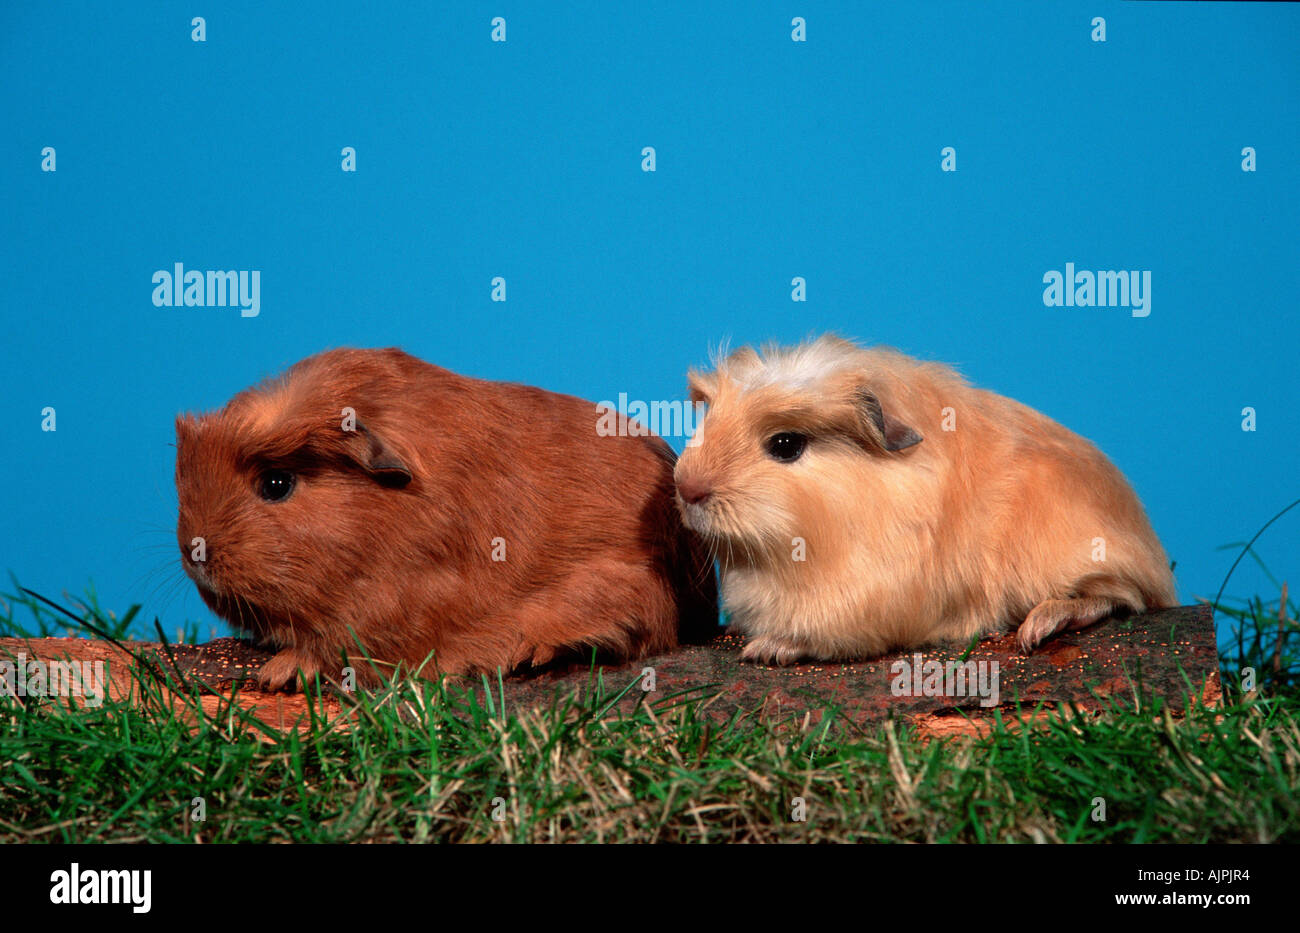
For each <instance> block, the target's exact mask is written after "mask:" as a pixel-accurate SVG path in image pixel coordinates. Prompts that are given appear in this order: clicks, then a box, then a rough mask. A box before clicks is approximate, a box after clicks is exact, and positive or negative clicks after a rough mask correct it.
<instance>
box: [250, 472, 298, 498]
mask: <svg viewBox="0 0 1300 933" xmlns="http://www.w3.org/2000/svg"><path fill="white" fill-rule="evenodd" d="M257 489H258V492H259V493H260V494H261V496H262V498H263V499H265V500H266V501H267V502H279V501H280V500H281V499H284V498H287V497H288V495H289V493H291V492H293V474H292V473H289V472H288V471H286V470H267V471H266V472H265V473H263V474H262V481H261V483H259V484H258V487H257Z"/></svg>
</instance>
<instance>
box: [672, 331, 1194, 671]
mask: <svg viewBox="0 0 1300 933" xmlns="http://www.w3.org/2000/svg"><path fill="white" fill-rule="evenodd" d="M689 384H690V395H691V399H692V401H694V402H697V403H699V402H703V403H705V404H706V405H707V406H708V407H707V413H706V414H705V416H704V418H703V420H702V421H701V422H700V424H699V427H698V430H697V432H696V434H695V436H694V437H693V438H692V439H691V440H690V442H688V443H687V445H686V449H685V451H683V453H682V456H681V458H680V459H679V460H678V462H677V468H676V480H677V495H678V504H679V506H680V508H681V510H682V514H683V516H684V518H685V521H686V524H687V526H688V527H690V528H692V529H693V530H695V531H696V532H698V533H699V534H700V535H701V536H702V537H703V539H704V540H705V541H706V542H707V543H708V544H709V545H710V547H711V548H712V549H713V551H714V553H716V555H717V557H718V560H719V565H720V568H721V583H722V591H723V603H724V606H725V607H726V609H727V610H728V612H729V613H730V616H731V621H732V623H733V625H735V626H736V627H737V628H739V629H741V630H742V631H745V632H747V633H748V634H749V635H750V636H752V637H751V639H750V641H749V643H748V644H747V645H746V647H745V650H744V655H743V656H744V657H745V658H747V659H751V660H756V661H775V662H778V663H783V664H785V663H791V662H793V661H796V660H798V659H800V658H818V659H828V660H829V659H837V658H839V659H847V658H855V657H870V656H873V655H878V654H881V653H883V652H885V651H887V650H890V649H899V648H910V647H916V646H921V645H924V644H927V643H931V642H937V641H948V640H962V641H965V640H968V639H970V638H971V637H973V636H975V635H979V634H982V633H986V632H993V631H998V630H1005V629H1006V628H1009V627H1017V626H1018V633H1017V637H1018V643H1019V645H1020V647H1021V649H1022V650H1023V651H1026V652H1028V651H1030V650H1032V649H1033V648H1034V647H1035V646H1036V645H1038V644H1040V643H1041V642H1043V641H1044V640H1045V639H1047V638H1050V637H1051V636H1053V635H1055V634H1056V633H1058V632H1062V631H1066V630H1068V629H1075V628H1082V627H1083V626H1086V625H1090V624H1092V623H1094V622H1096V621H1098V620H1100V619H1102V618H1104V617H1106V616H1109V615H1111V614H1113V613H1116V612H1124V611H1141V610H1143V609H1154V608H1158V607H1164V606H1171V605H1174V604H1175V595H1174V581H1173V576H1172V574H1171V573H1170V570H1169V567H1168V561H1167V560H1166V558H1165V552H1164V550H1163V549H1162V548H1161V546H1160V542H1159V540H1158V539H1157V538H1156V535H1155V533H1154V532H1153V531H1152V530H1151V525H1150V524H1149V523H1148V521H1147V517H1146V514H1145V513H1144V512H1143V510H1142V505H1141V503H1139V501H1138V498H1137V495H1136V494H1135V493H1134V492H1133V490H1132V488H1131V487H1130V486H1129V484H1128V483H1127V482H1126V481H1125V479H1124V477H1123V476H1122V475H1121V474H1120V472H1119V470H1117V469H1116V468H1115V466H1114V465H1113V464H1112V463H1111V462H1110V461H1109V460H1107V459H1106V457H1105V456H1104V455H1103V454H1102V453H1101V451H1099V450H1098V449H1097V448H1096V447H1094V446H1093V445H1092V444H1090V443H1089V442H1088V441H1086V440H1084V439H1083V438H1082V437H1079V436H1078V435H1077V434H1074V433H1072V432H1070V431H1068V430H1066V429H1065V428H1063V427H1061V425H1059V424H1057V423H1056V422H1054V421H1052V420H1051V419H1050V418H1047V417H1046V416H1044V415H1042V414H1039V413H1038V412H1036V411H1034V410H1032V409H1030V408H1027V407H1026V406H1024V405H1021V404H1020V403H1018V402H1015V401H1012V400H1011V399H1008V398H1004V397H1002V396H999V395H995V394H994V393H992V392H987V391H984V390H981V389H976V388H972V387H971V386H969V385H967V384H966V382H964V381H963V380H962V378H961V377H960V376H958V375H957V373H956V372H954V371H953V370H951V369H949V368H948V367H946V366H943V365H941V364H937V363H924V362H920V361H918V360H913V359H910V358H908V357H906V356H904V355H902V354H901V353H898V352H896V351H893V350H888V349H883V348H878V349H870V350H864V349H861V348H859V347H857V346H854V345H853V344H851V343H848V342H846V341H843V340H839V339H837V338H834V337H822V338H820V339H818V340H815V341H812V342H809V343H806V344H803V345H801V346H797V347H793V348H788V349H780V348H774V347H770V348H766V349H765V350H764V353H763V355H761V356H760V354H758V353H757V352H755V351H754V350H753V349H750V348H745V349H742V350H739V351H737V352H736V353H734V354H732V355H731V356H730V357H728V358H727V359H726V360H724V361H722V362H721V363H720V364H719V365H718V366H717V370H716V372H712V373H700V372H694V371H693V372H691V374H690V376H689Z"/></svg>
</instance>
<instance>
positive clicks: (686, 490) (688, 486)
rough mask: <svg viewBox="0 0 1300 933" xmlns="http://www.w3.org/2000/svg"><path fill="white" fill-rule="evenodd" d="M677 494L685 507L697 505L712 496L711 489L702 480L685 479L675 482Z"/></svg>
mask: <svg viewBox="0 0 1300 933" xmlns="http://www.w3.org/2000/svg"><path fill="white" fill-rule="evenodd" d="M677 494H678V495H679V496H681V497H682V501H683V502H685V503H686V504H687V505H699V504H700V503H701V502H703V501H704V500H705V499H707V498H709V496H711V495H713V489H712V487H711V486H709V484H708V483H706V482H704V481H703V480H699V479H695V478H693V477H686V478H685V479H682V480H679V481H678V482H677Z"/></svg>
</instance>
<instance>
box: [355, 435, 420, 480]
mask: <svg viewBox="0 0 1300 933" xmlns="http://www.w3.org/2000/svg"><path fill="white" fill-rule="evenodd" d="M356 434H357V437H358V439H359V440H362V441H364V443H365V446H364V448H363V449H362V450H361V452H360V454H359V456H357V457H356V458H355V459H356V461H357V463H358V464H359V465H360V466H361V468H362V469H364V470H365V471H366V472H367V473H369V474H370V475H371V476H373V477H374V478H375V481H376V482H378V483H381V484H382V485H384V486H398V487H401V486H405V485H406V484H407V483H409V482H410V481H411V471H410V470H409V469H408V468H407V466H406V463H405V462H404V461H403V460H402V458H401V457H400V456H398V454H397V453H395V452H394V451H393V449H392V448H391V447H389V446H388V445H387V444H385V443H384V439H383V438H382V437H380V436H379V435H378V434H376V433H375V432H374V431H372V430H370V429H369V428H367V427H366V426H365V425H364V424H362V423H361V422H360V421H358V422H357V430H356Z"/></svg>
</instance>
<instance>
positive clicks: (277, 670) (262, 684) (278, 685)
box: [257, 648, 320, 693]
mask: <svg viewBox="0 0 1300 933" xmlns="http://www.w3.org/2000/svg"><path fill="white" fill-rule="evenodd" d="M299 668H301V669H302V672H303V673H304V674H305V675H306V676H307V680H308V681H309V682H310V681H311V679H312V678H313V677H314V676H315V675H316V674H317V673H319V672H320V665H319V664H318V663H316V661H315V660H314V659H313V658H312V657H311V656H310V655H308V654H306V653H305V652H302V651H299V650H297V649H295V648H286V649H284V650H283V651H281V652H280V653H279V654H277V655H276V656H275V657H273V658H272V659H271V660H269V661H267V662H266V663H265V664H263V665H262V669H261V670H259V671H258V672H257V686H258V687H259V688H260V689H261V690H264V691H266V692H267V693H272V692H274V691H276V690H288V691H290V692H292V691H294V690H297V689H298V670H299Z"/></svg>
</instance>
